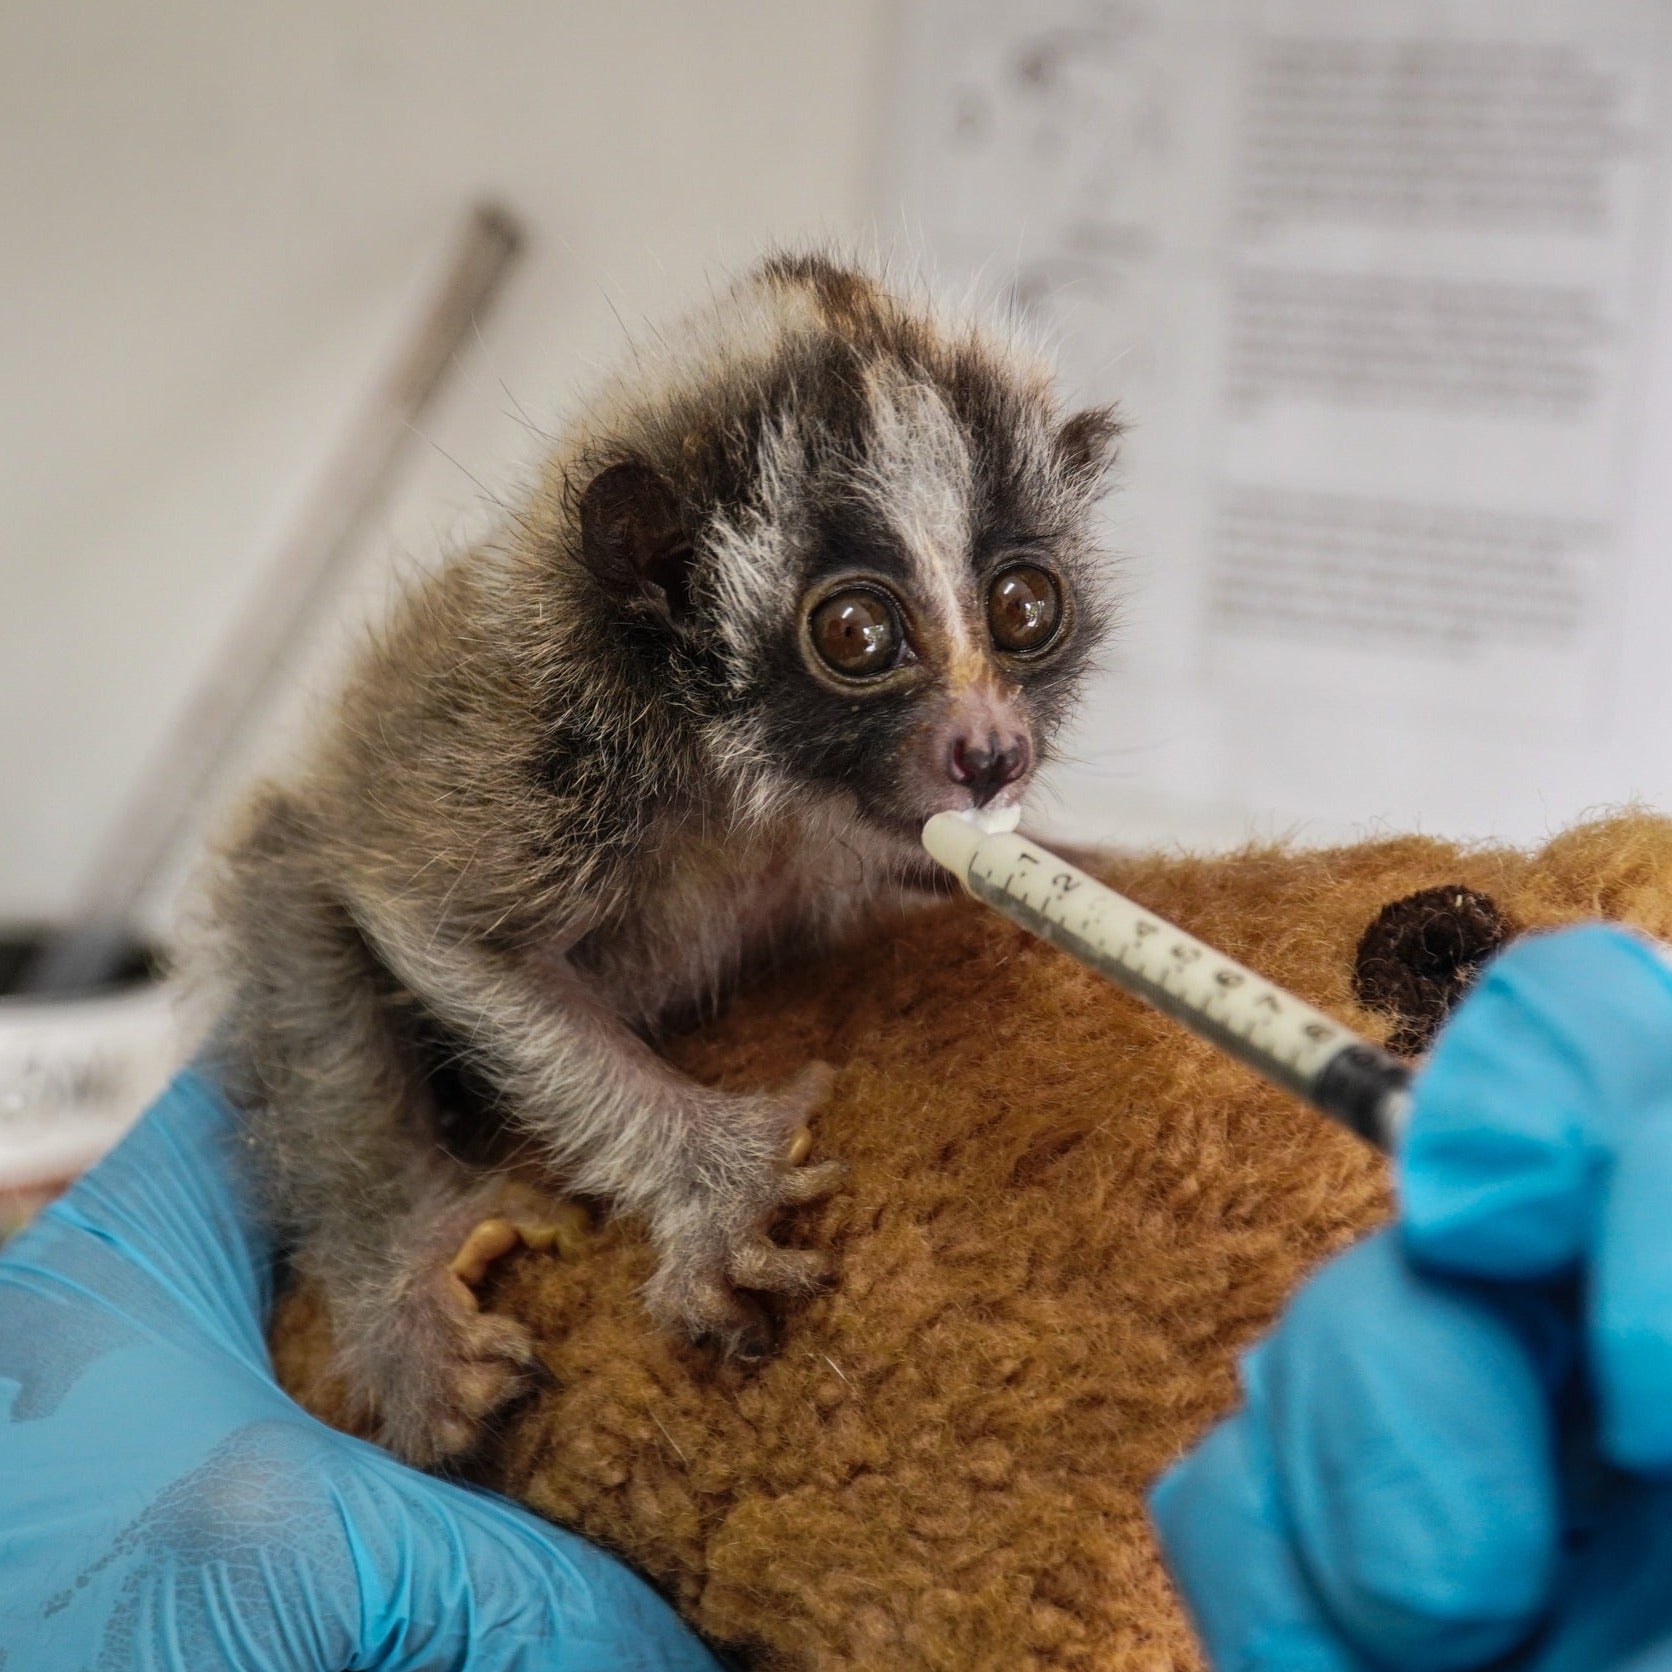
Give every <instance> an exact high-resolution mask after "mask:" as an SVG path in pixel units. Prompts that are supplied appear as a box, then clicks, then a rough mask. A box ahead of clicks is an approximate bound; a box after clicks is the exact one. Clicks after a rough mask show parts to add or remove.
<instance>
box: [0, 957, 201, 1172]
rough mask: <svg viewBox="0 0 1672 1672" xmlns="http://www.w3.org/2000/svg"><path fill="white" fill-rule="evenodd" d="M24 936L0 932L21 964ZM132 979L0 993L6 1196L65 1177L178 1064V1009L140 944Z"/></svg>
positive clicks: (103, 1146) (90, 1158) (107, 1141)
mask: <svg viewBox="0 0 1672 1672" xmlns="http://www.w3.org/2000/svg"><path fill="white" fill-rule="evenodd" d="M26 946H27V942H26V941H25V939H24V938H23V937H20V936H18V935H10V936H7V935H5V934H4V933H3V932H0V954H4V962H5V963H7V964H8V965H10V966H11V968H13V969H15V968H17V967H18V966H20V965H21V963H22V961H23V957H24V956H25V954H26ZM131 970H132V974H131V977H130V979H128V980H126V981H123V982H118V983H113V984H112V985H111V986H110V987H108V988H106V989H103V990H101V991H98V992H94V993H89V994H86V995H84V996H70V997H64V998H51V997H43V998H37V997H29V998H17V997H5V996H0V1193H6V1194H10V1193H23V1192H34V1191H40V1190H45V1189H50V1188H51V1187H53V1186H55V1185H59V1184H65V1183H68V1182H69V1181H70V1180H71V1179H73V1178H74V1177H75V1176H76V1175H77V1174H78V1173H81V1172H83V1171H84V1170H85V1169H86V1168H87V1167H88V1166H90V1165H91V1164H92V1163H93V1162H94V1161H96V1160H98V1158H99V1157H100V1156H101V1155H103V1154H104V1152H105V1151H106V1150H108V1149H109V1148H110V1147H111V1145H113V1144H114V1143H115V1142H116V1140H117V1139H118V1138H120V1137H121V1136H122V1134H123V1133H124V1132H126V1131H127V1129H128V1128H129V1127H130V1126H131V1125H132V1124H133V1123H134V1121H135V1120H136V1119H137V1118H138V1117H139V1115H140V1114H142V1113H143V1112H144V1110H145V1108H146V1106H147V1104H149V1103H150V1102H151V1101H152V1099H153V1098H155V1097H156V1095H157V1094H158V1093H159V1092H160V1091H161V1090H162V1089H163V1087H164V1086H166V1085H167V1084H168V1081H169V1079H170V1077H171V1076H172V1075H173V1074H174V1072H175V1070H176V1069H178V1068H179V1067H180V1065H181V1061H182V1056H183V1050H182V1040H181V1035H180V1029H179V1027H178V1025H177V1021H176V1017H175V1015H174V1008H173V1005H172V1003H171V1002H170V997H169V994H168V992H167V991H166V989H165V988H164V986H163V984H162V983H161V982H160V981H158V980H157V979H155V977H154V976H153V975H151V974H149V973H147V972H146V960H145V958H144V956H143V954H142V953H140V952H138V950H137V949H136V953H135V957H134V959H133V961H132V965H131Z"/></svg>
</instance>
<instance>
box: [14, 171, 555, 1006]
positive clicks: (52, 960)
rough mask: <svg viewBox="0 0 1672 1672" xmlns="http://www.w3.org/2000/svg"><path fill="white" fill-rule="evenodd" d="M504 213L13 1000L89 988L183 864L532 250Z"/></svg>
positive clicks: (392, 367)
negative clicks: (330, 592)
mask: <svg viewBox="0 0 1672 1672" xmlns="http://www.w3.org/2000/svg"><path fill="white" fill-rule="evenodd" d="M522 241H523V239H522V232H521V230H520V228H519V227H518V225H517V223H516V221H515V220H514V219H513V218H512V217H511V215H510V214H509V213H508V212H507V211H506V210H504V209H502V208H499V207H497V206H495V205H491V204H479V205H477V206H475V207H474V208H473V209H472V210H471V211H470V212H469V214H468V216H467V217H466V219H465V223H464V225H463V226H462V227H461V229H460V230H459V232H458V234H457V235H456V240H455V247H454V249H453V252H452V254H451V257H450V259H449V260H448V262H447V264H446V267H445V269H444V271H443V273H442V275H441V277H440V280H439V282H438V284H437V286H436V289H435V291H434V292H433V294H432V295H431V296H430V297H429V299H428V300H427V302H426V303H425V305H424V309H423V312H422V314H421V315H420V316H419V317H418V319H417V320H416V321H415V322H414V324H413V327H412V329H411V331H410V333H409V334H408V335H407V336H406V337H405V339H404V340H403V342H402V344H401V346H400V348H399V350H398V351H397V352H396V354H395V355H394V356H393V358H392V359H391V361H390V362H389V364H388V365H387V366H386V367H385V368H384V369H383V371H382V373H381V374H380V376H379V377H378V379H377V381H376V383H375V384H374V385H373V387H372V389H371V391H370V392H369V395H368V397H367V399H366V401H365V403H364V405H363V406H362V408H361V410H360V411H359V412H358V414H357V415H356V417H355V419H354V421H353V423H352V424H351V426H350V428H349V430H348V432H347V434H346V435H345V436H344V437H343V440H342V443H341V445H340V446H338V447H337V449H336V450H335V451H334V452H333V453H332V455H331V458H330V461H329V463H328V464H327V466H326V468H325V470H324V472H323V474H322V475H321V476H320V478H319V480H318V481H317V483H316V484H315V485H314V488H313V491H312V492H311V494H310V495H309V497H308V500H307V503H306V505H305V506H304V508H303V510H302V513H301V515H300V516H299V517H298V518H297V520H296V524H295V526H294V528H293V529H292V530H291V533H290V535H289V537H288V538H287V539H286V540H285V541H284V543H283V544H282V545H281V546H280V548H279V550H278V551H277V552H276V553H275V555H274V557H273V559H272V561H271V563H270V564H269V566H268V569H267V573H266V575H265V577H264V579H263V582H262V584H261V585H260V586H259V587H258V589H257V594H256V597H255V599H254V600H253V602H252V603H251V605H250V607H249V608H248V609H247V610H246V611H245V612H244V614H243V615H242V617H241V618H240V619H239V621H238V624H237V626H236V627H235V628H234V630H233V632H232V633H231V635H230V636H229V637H228V639H227V641H226V643H225V644H224V645H223V646H222V648H221V651H220V654H219V656H218V657H217V659H216V660H215V662H214V665H213V666H212V667H211V669H210V671H209V674H208V676H207V677H206V678H205V679H204V681H203V683H202V684H201V685H200V687H199V688H198V690H197V692H196V693H195V694H194V696H193V698H192V700H191V702H190V703H188V704H187V706H186V709H185V711H184V713H183V715H182V716H181V718H180V720H179V721H178V723H177V724H176V725H175V727H174V728H173V730H172V731H171V732H170V733H169V735H168V736H167V737H166V739H165V740H164V743H163V746H162V747H161V749H160V750H159V751H158V753H157V755H156V757H155V758H154V759H153V761H152V762H151V764H150V765H149V766H148V767H147V768H146V770H145V771H144V772H143V773H142V774H141V776H140V779H139V782H138V785H137V788H136V789H135V791H134V793H133V795H132V796H131V797H130V798H129V801H128V804H127V805H126V806H125V807H124V808H123V809H122V812H121V815H120V817H118V818H117V819H116V820H115V821H114V822H113V824H112V826H111V829H110V832H109V835H108V836H107V838H106V839H105V840H104V841H103V842H102V843H101V844H100V846H99V848H98V850H97V853H96V855H95V858H94V861H93V863H92V865H91V866H90V867H89V870H88V879H89V880H88V883H87V886H86V887H85V889H84V890H83V892H82V895H81V898H80V900H79V901H78V902H77V905H76V908H75V911H74V914H73V917H72V920H71V924H70V926H69V927H68V928H66V929H65V930H64V931H63V932H62V933H61V934H59V935H58V936H56V937H54V938H53V939H52V940H51V941H49V942H48V943H47V944H46V945H45V946H43V947H42V948H41V949H40V950H39V951H38V952H37V953H36V954H35V956H34V958H33V959H32V960H31V962H30V964H29V966H28V967H27V968H26V969H25V970H24V971H23V972H22V975H21V976H20V978H19V980H18V982H17V984H16V987H15V989H14V990H15V991H18V992H33V993H48V992H74V991H84V990H86V989H87V988H90V987H94V986H97V985H99V984H100V982H101V981H103V980H104V979H107V978H108V977H109V976H110V975H111V974H112V973H113V968H114V966H115V965H116V964H117V963H119V962H120V960H121V959H122V957H123V954H124V950H125V949H126V948H127V947H128V946H129V945H131V937H132V930H133V920H134V916H135V913H136V911H137V910H138V907H139V904H140V902H141V900H142V899H143V898H144V895H145V892H146V890H147V889H148V888H149V887H150V886H151V885H152V884H153V883H154V882H155V880H156V878H157V877H158V875H159V874H160V873H161V872H162V871H163V869H164V867H165V866H166V865H167V864H168V862H169V861H170V860H171V859H172V858H173V857H174V855H175V852H176V849H177V846H178V844H179V843H180V841H181V839H182V836H183V834H184V832H185V830H186V829H187V827H188V826H189V824H190V822H191V820H192V818H193V816H194V814H195V812H196V810H197V805H198V802H199V799H200V797H201V796H202V794H203V793H204V791H205V790H206V788H207V787H208V786H209V784H210V783H211V782H212V781H213V779H214V778H215V775H216V773H217V772H218V771H219V770H220V769H221V767H222V766H223V764H224V763H225V761H226V759H227V757H228V756H229V755H230V754H231V752H232V750H233V749H234V747H235V745H236V744H237V743H238V742H239V740H240V739H241V738H242V737H243V735H244V733H245V731H246V729H247V727H248V725H249V723H250V720H251V717H252V716H253V715H254V713H255V712H256V711H257V709H258V708H259V707H260V705H261V703H262V700H263V699H264V698H265V697H266V696H267V695H268V694H269V692H270V691H271V689H272V688H273V686H274V685H275V684H276V683H277V680H278V677H279V675H280V674H281V672H282V671H283V669H284V666H285V662H286V659H287V656H288V654H289V652H290V651H291V650H292V648H293V647H294V645H295V643H296V640H297V638H298V637H299V635H300V632H301V630H302V628H303V627H304V626H305V625H306V624H307V622H308V620H309V619H310V617H311V615H312V612H313V609H314V607H315V605H316V604H317V603H318V601H319V599H320V598H321V596H322V595H323V593H324V592H325V590H326V587H327V584H328V582H329V581H330V580H331V579H332V578H333V576H334V575H335V574H336V573H337V572H338V570H339V569H340V568H341V567H342V565H343V563H344V562H345V561H346V559H347V558H348V557H349V556H350V555H351V554H352V553H353V551H354V550H355V549H356V547H357V545H358V542H359V540H360V538H361V536H362V535H363V533H364V532H365V530H366V527H367V525H368V524H369V523H370V522H371V521H372V519H373V518H375V517H376V516H377V515H378V513H379V512H380V511H381V510H382V509H383V507H384V506H385V505H386V504H387V503H388V500H389V497H390V494H391V490H392V488H393V485H394V482H395V479H396V476H397V474H398V471H399V467H400V465H401V463H402V462H403V459H404V457H405V455H406V453H407V451H408V450H409V449H410V447H411V446H412V445H413V443H414V441H415V439H416V435H417V429H416V426H417V424H418V421H419V420H420V418H421V417H422V416H423V414H424V412H425V411H426V409H427V408H428V407H429V406H430V404H431V402H432V401H433V400H434V398H435V396H436V394H437V392H438V391H439V390H440V389H441V388H442V386H443V385H444V383H445V382H446V380H447V376H448V373H449V372H450V371H451V370H452V369H453V367H454V366H455V365H456V364H457V362H458V357H459V351H460V349H461V348H462V347H463V346H464V344H465V342H466V339H467V338H468V337H469V335H470V334H471V333H472V332H473V331H474V330H475V329H476V326H477V323H478V321H479V320H480V319H481V318H482V316H483V315H484V314H485V313H486V312H487V310H488V308H489V306H490V304H491V303H492V301H493V299H494V297H495V295H496V293H497V292H498V290H499V288H500V284H501V282H502V281H503V279H504V277H505V275H506V273H507V271H508V270H509V268H510V266H511V263H512V261H513V260H514V259H515V257H516V255H517V253H518V251H519V249H520V248H521V245H522Z"/></svg>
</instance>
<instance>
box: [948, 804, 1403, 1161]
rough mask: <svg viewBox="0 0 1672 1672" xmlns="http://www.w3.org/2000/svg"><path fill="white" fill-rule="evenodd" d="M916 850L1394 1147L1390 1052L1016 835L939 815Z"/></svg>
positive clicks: (1396, 1103)
mask: <svg viewBox="0 0 1672 1672" xmlns="http://www.w3.org/2000/svg"><path fill="white" fill-rule="evenodd" d="M923 843H924V846H925V847H926V848H927V849H928V851H929V852H930V853H931V854H932V855H933V856H934V857H935V858H936V859H938V860H939V861H940V862H941V863H942V864H943V865H945V866H947V868H948V869H949V870H951V871H952V873H953V874H954V875H955V876H957V877H958V878H959V880H960V881H961V882H962V883H963V884H964V886H965V887H966V888H967V889H968V890H969V891H970V893H971V894H973V895H974V896H975V897H976V898H977V899H978V900H981V901H982V902H984V903H985V904H987V905H990V906H992V907H993V908H994V909H995V910H997V911H1000V912H1002V913H1004V915H1005V916H1006V917H1009V918H1010V919H1012V920H1013V921H1014V922H1017V923H1019V924H1021V925H1022V927H1023V928H1026V929H1029V930H1031V931H1032V932H1033V933H1035V934H1037V935H1039V936H1041V937H1042V938H1043V939H1045V940H1048V941H1050V942H1051V943H1052V944H1053V945H1055V946H1059V947H1061V948H1062V949H1063V950H1064V951H1065V952H1068V953H1070V954H1071V955H1072V956H1073V957H1075V958H1077V959H1079V960H1080V961H1081V962H1082V963H1085V964H1087V965H1089V966H1090V967H1091V968H1093V969H1095V970H1097V971H1099V972H1100V973H1101V974H1103V975H1106V976H1107V977H1108V978H1109V979H1110V980H1111V981H1113V982H1115V983H1116V984H1117V985H1118V986H1121V987H1124V988H1125V989H1126V990H1127V991H1128V992H1130V993H1133V994H1135V995H1136V996H1137V997H1138V998H1141V999H1143V1000H1144V1001H1145V1002H1147V1003H1148V1004H1151V1005H1153V1006H1154V1007H1155V1008H1156V1009H1158V1010H1160V1011H1162V1012H1163V1013H1164V1014H1166V1015H1168V1016H1172V1017H1173V1018H1175V1019H1176V1020H1177V1021H1180V1022H1182V1023H1183V1024H1184V1025H1185V1026H1186V1027H1188V1028H1189V1029H1191V1031H1192V1032H1194V1033H1196V1034H1198V1035H1200V1036H1201V1037H1202V1038H1204V1039H1206V1040H1208V1041H1209V1042H1210V1043H1212V1044H1214V1045H1217V1046H1218V1047H1220V1049H1222V1050H1224V1051H1226V1052H1228V1053H1229V1054H1230V1055H1232V1056H1234V1057H1237V1058H1238V1059H1239V1060H1241V1061H1243V1062H1245V1063H1247V1064H1248V1065H1249V1066H1250V1067H1251V1068H1253V1069H1254V1070H1255V1071H1256V1072H1258V1073H1260V1074H1263V1075H1264V1076H1265V1077H1266V1078H1267V1079H1269V1080H1271V1081H1272V1082H1273V1083H1274V1084H1276V1085H1279V1086H1281V1087H1283V1088H1284V1089H1285V1090H1287V1091H1290V1092H1292V1093H1294V1094H1295V1095H1296V1096H1298V1097H1300V1098H1303V1099H1304V1100H1305V1101H1307V1102H1309V1103H1311V1104H1312V1105H1313V1106H1314V1107H1316V1108H1317V1109H1319V1110H1320V1111H1321V1112H1323V1113H1324V1114H1327V1115H1329V1116H1331V1117H1332V1118H1333V1119H1335V1120H1338V1121H1340V1122H1341V1123H1342V1124H1343V1125H1345V1126H1347V1127H1349V1128H1350V1129H1351V1130H1353V1131H1354V1132H1356V1133H1358V1134H1359V1135H1360V1136H1361V1137H1364V1138H1367V1139H1368V1140H1369V1141H1370V1142H1371V1143H1373V1144H1375V1145H1377V1146H1378V1147H1379V1148H1381V1149H1384V1150H1386V1149H1391V1148H1392V1146H1393V1144H1394V1143H1395V1142H1396V1141H1397V1138H1398V1136H1399V1130H1400V1127H1401V1125H1402V1121H1403V1113H1404V1108H1405V1104H1406V1102H1407V1101H1408V1092H1407V1088H1408V1086H1409V1081H1410V1070H1409V1069H1408V1068H1407V1066H1406V1065H1405V1064H1404V1063H1402V1062H1401V1061H1400V1060H1399V1059H1398V1058H1397V1057H1394V1056H1392V1055H1390V1054H1389V1053H1388V1052H1386V1051H1384V1050H1382V1049H1381V1047H1379V1046H1377V1045H1372V1044H1371V1043H1370V1042H1369V1041H1368V1040H1365V1039H1362V1038H1360V1037H1359V1035H1357V1034H1355V1033H1353V1032H1352V1031H1351V1030H1350V1029H1349V1028H1346V1027H1343V1026H1342V1024H1341V1023H1339V1022H1337V1021H1336V1020H1335V1019H1334V1018H1333V1017H1330V1016H1326V1015H1325V1014H1324V1013H1323V1012H1322V1011H1320V1010H1318V1009H1316V1008H1315V1007H1314V1006H1312V1005H1309V1004H1307V1003H1306V1002H1305V1001H1304V1000H1303V999H1300V998H1298V997H1296V996H1295V994H1293V993H1290V992H1287V991H1286V990H1285V989H1283V988H1281V987H1279V986H1277V985H1276V984H1275V983H1274V982H1271V981H1267V980H1266V979H1265V977H1264V976H1261V975H1259V974H1257V973H1256V972H1255V971H1253V970H1251V969H1249V968H1247V967H1246V966H1245V965H1243V964H1239V963H1237V962H1236V961H1235V960H1234V959H1232V958H1229V957H1227V956H1226V955H1225V954H1224V953H1223V952H1220V951H1218V950H1217V949H1216V948H1214V947H1211V946H1209V945H1208V944H1207V943H1206V942H1205V941H1201V940H1198V939H1197V938H1196V937H1195V936H1194V935H1191V934H1188V933H1187V932H1186V931H1185V930H1183V929H1180V928H1179V927H1178V926H1177V925H1176V924H1174V923H1169V922H1168V921H1167V920H1166V919H1165V918H1162V917H1158V916H1157V915H1156V914H1155V913H1154V912H1151V911H1148V910H1147V909H1146V908H1144V907H1143V906H1140V905H1139V904H1138V903H1137V902H1136V901H1134V900H1129V899H1128V898H1127V897H1126V896H1125V895H1123V894H1120V893H1118V892H1117V891H1116V890H1114V889H1112V888H1110V887H1108V886H1107V885H1106V884H1104V883H1101V882H1099V881H1098V880H1097V879H1096V878H1095V877H1092V876H1089V875H1088V874H1087V873H1086V872H1084V871H1081V870H1079V869H1078V868H1077V867H1076V866H1073V865H1071V864H1069V863H1068V861H1066V860H1064V859H1061V858H1059V857H1058V856H1057V855H1055V854H1053V853H1051V852H1050V851H1049V850H1048V849H1046V848H1042V847H1040V846H1039V845H1038V844H1037V843H1035V842H1032V841H1030V840H1029V839H1028V838H1027V837H1025V836H1021V835H1016V834H996V835H989V834H987V833H984V832H983V831H981V830H979V829H977V828H975V827H973V826H972V825H970V824H969V823H968V822H967V821H966V820H964V819H963V818H961V817H959V816H958V815H956V814H950V813H945V814H940V815H938V816H937V817H935V818H933V819H931V820H930V821H929V823H928V824H927V825H926V826H925V828H924V832H923Z"/></svg>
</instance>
